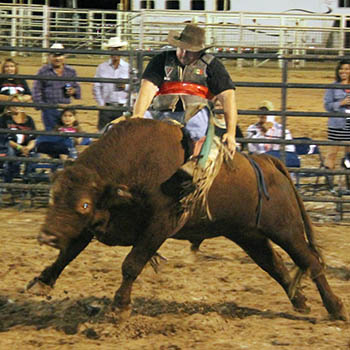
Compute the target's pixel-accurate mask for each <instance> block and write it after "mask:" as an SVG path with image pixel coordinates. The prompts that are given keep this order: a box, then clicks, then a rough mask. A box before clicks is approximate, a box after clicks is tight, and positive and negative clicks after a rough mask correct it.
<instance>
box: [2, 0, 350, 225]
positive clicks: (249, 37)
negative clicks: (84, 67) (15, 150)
mask: <svg viewBox="0 0 350 350" xmlns="http://www.w3.org/2000/svg"><path fill="white" fill-rule="evenodd" d="M15 8H16V7H15ZM54 10H57V11H58V9H52V8H48V7H46V6H44V7H40V8H39V7H35V8H29V9H28V8H26V9H25V10H24V9H23V8H21V7H17V8H16V10H15V15H14V14H13V11H14V9H13V7H11V11H12V12H11V13H10V10H9V6H7V7H6V8H5V7H4V6H2V5H1V6H0V13H1V11H3V12H4V13H3V14H2V16H5V17H6V16H7V17H8V19H9V21H10V22H11V25H10V27H9V25H8V23H7V22H4V21H3V22H2V23H1V24H0V43H2V46H0V51H2V52H9V53H10V54H11V55H12V56H16V55H24V53H26V54H27V55H37V56H39V57H40V55H41V56H42V57H43V58H45V57H46V56H47V54H48V53H50V52H57V49H54V50H53V49H49V48H48V47H49V46H50V45H51V44H52V43H53V42H57V41H58V42H62V43H63V44H64V45H65V47H66V49H65V50H62V53H65V54H70V55H74V56H78V55H85V56H88V57H91V56H93V55H95V56H100V57H101V56H105V55H108V54H109V52H108V51H106V50H101V49H100V48H101V47H103V45H102V44H103V42H105V41H106V39H108V38H110V37H112V36H115V35H120V36H121V37H122V39H124V40H128V41H129V50H127V51H119V54H120V56H125V57H128V59H129V63H130V67H131V70H130V77H131V78H130V81H129V80H125V79H107V78H105V79H101V78H92V77H80V76H79V77H77V78H74V79H73V78H71V79H67V78H60V77H56V78H53V77H51V76H50V77H43V76H40V77H39V76H37V75H21V74H17V75H11V77H12V78H13V77H18V78H23V79H26V80H31V81H34V80H65V81H69V80H71V81H78V82H91V83H93V82H113V83H116V82H117V83H128V84H130V86H131V89H130V94H129V100H128V103H127V105H126V106H125V107H122V108H121V107H119V108H112V107H108V109H115V110H123V111H124V112H125V114H126V115H130V114H131V112H132V97H131V94H132V93H135V92H137V89H138V86H139V82H140V77H141V73H142V71H143V68H144V64H145V62H146V61H147V60H148V59H149V58H150V57H152V56H154V55H155V54H157V53H159V52H160V51H159V49H160V48H162V47H163V46H165V45H166V35H167V32H168V30H169V29H179V27H178V24H177V25H176V24H175V23H174V21H173V20H172V21H170V22H167V23H166V22H165V20H166V16H163V17H161V18H162V20H163V22H164V23H163V22H162V23H159V22H157V25H156V26H155V25H154V23H155V22H154V18H155V17H156V16H159V14H158V13H157V12H156V11H153V12H152V11H148V12H147V11H145V12H144V13H131V14H130V13H116V12H117V11H110V12H108V11H103V12H102V11H100V12H99V11H93V12H91V11H75V12H74V13H76V14H77V15H79V16H78V17H77V16H76V17H75V21H76V22H72V12H71V11H62V12H59V11H58V12H57V11H56V15H55V16H52V13H53V12H54ZM60 10H62V9H60ZM158 12H159V11H158ZM168 12H169V11H168ZM50 14H51V15H50ZM58 14H60V15H58ZM97 14H98V15H97ZM109 15H110V16H109ZM112 15H113V16H114V17H113V16H112ZM212 15H213V14H210V13H209V14H206V15H203V12H201V13H198V14H197V13H193V11H191V13H187V14H186V15H185V16H184V17H182V18H181V23H184V22H186V21H188V20H189V19H190V20H192V21H193V20H194V19H195V21H197V22H201V23H207V24H208V25H209V30H208V38H207V39H208V42H209V43H211V42H213V40H214V38H219V40H218V41H219V48H221V49H220V50H212V53H213V54H214V55H216V56H218V57H219V58H222V59H223V60H233V61H234V62H235V63H236V65H237V67H240V66H241V65H242V63H243V62H244V61H251V62H253V65H254V66H256V67H259V66H262V65H263V64H265V63H266V62H268V61H273V62H277V65H278V67H279V68H280V69H281V73H282V74H281V82H244V81H236V79H234V80H235V85H236V87H237V89H239V88H240V87H248V88H274V89H279V90H280V91H281V109H280V110H275V111H268V112H267V113H265V112H262V111H260V110H239V111H238V113H239V115H242V116H244V115H261V114H269V115H275V116H281V119H282V126H283V129H282V131H283V135H285V131H286V123H287V118H290V117H292V118H297V117H307V118H313V117H327V118H328V117H331V118H332V117H339V116H342V117H347V115H345V114H339V113H338V114H336V113H325V112H301V111H290V110H287V92H288V90H289V89H301V88H302V89H326V88H337V87H339V86H337V85H335V84H298V83H289V82H288V69H289V66H290V65H291V66H293V67H300V66H303V65H304V64H305V62H308V61H322V60H329V61H339V60H340V59H342V58H346V54H347V53H348V52H349V49H348V48H346V40H347V35H348V34H349V33H348V29H346V27H344V23H346V20H347V19H348V18H347V17H346V16H340V15H339V16H331V17H329V18H328V17H327V20H328V22H332V23H333V24H332V25H331V26H330V27H327V28H326V29H325V27H323V26H322V28H321V25H320V27H317V26H316V27H313V32H312V33H311V34H310V31H308V32H307V30H310V28H306V24H305V23H306V19H307V20H308V21H310V20H311V21H312V23H314V22H315V21H321V20H322V21H323V20H324V16H322V19H321V18H319V17H317V16H313V17H311V16H309V17H308V16H305V18H306V19H305V18H304V17H302V18H299V21H298V25H297V26H296V25H295V23H294V25H287V26H281V24H272V25H270V24H269V25H261V24H259V27H257V26H258V24H256V23H257V22H259V21H261V22H262V23H263V21H264V20H266V21H267V19H270V20H271V18H273V19H274V20H277V19H278V18H279V19H280V20H281V16H280V15H278V14H264V15H262V14H237V15H236V17H235V16H233V15H232V14H231V17H227V16H225V14H222V13H220V16H221V17H220V18H219V20H221V21H222V22H224V23H221V24H220V25H219V24H218V23H214V19H213V18H215V17H212ZM28 16H29V17H28ZM40 16H43V19H44V21H45V20H46V21H47V23H46V27H45V26H44V27H41V29H40V28H39V26H40V25H43V24H42V22H40V21H42V20H40V19H39V17H40ZM111 16H112V17H113V18H112V19H111ZM167 16H168V17H169V18H170V17H171V18H172V17H174V18H175V17H176V18H177V19H178V18H179V14H175V13H174V12H172V13H167ZM32 17H35V18H32ZM292 17H293V18H294V21H295V16H289V17H284V18H283V20H282V22H283V23H284V24H285V23H287V22H288V21H290V20H291V18H292ZM2 18H4V17H2ZM96 18H98V19H99V20H98V21H97V19H96ZM208 18H209V19H208ZM235 18H237V20H238V24H235V23H228V22H234V21H235ZM23 19H27V22H26V23H27V24H26V25H27V26H28V28H26V27H25V26H24V27H23V26H22V27H21V31H22V32H20V33H19V32H18V24H19V23H22V24H23ZM248 19H250V20H252V19H256V21H255V22H254V23H255V24H254V25H246V24H244V23H246V22H247V20H248ZM34 20H35V21H34ZM21 21H22V22H21ZM334 21H337V23H338V27H336V26H334ZM34 22H35V24H36V25H37V27H35V28H34V29H33V23H34ZM134 22H135V23H137V24H138V25H137V27H138V29H137V32H136V31H135V26H134ZM208 22H209V23H208ZM28 23H29V24H28ZM53 23H54V25H53ZM82 24H83V27H84V30H81V27H82V26H81V25H82ZM152 25H153V27H152ZM67 26H68V27H67ZM4 28H5V31H4V30H3V29H4ZM16 28H17V29H16ZM48 28H50V29H48ZM96 28H98V32H96ZM150 28H152V29H150ZM72 29H74V30H73V31H72ZM9 30H10V32H9V33H8V32H7V34H4V33H5V32H6V31H9ZM267 30H268V33H269V35H267V36H266V31H267ZM230 31H231V35H230V39H229V40H228V36H229V33H230ZM262 31H263V32H264V31H265V32H264V33H263V34H262V33H261V32H262ZM232 33H233V34H232ZM276 33H278V38H277V40H276V36H275V34H276ZM316 33H317V36H316ZM325 33H327V35H326V39H325V35H322V34H325ZM306 34H307V35H314V37H313V39H314V41H313V43H314V45H313V46H312V47H311V46H306V45H305V35H306ZM261 35H264V36H265V37H268V38H269V40H271V38H273V40H274V41H273V42H263V41H262V40H261ZM293 40H294V41H293ZM291 42H292V44H291ZM325 42H327V43H328V44H329V43H331V45H326V44H325ZM258 43H259V44H258ZM152 45H153V46H152ZM216 46H218V45H216ZM248 47H249V48H250V50H244V49H245V48H248ZM84 48H85V49H84ZM164 49H166V48H164ZM315 53H317V54H315ZM289 63H290V64H289ZM1 77H4V78H6V77H9V76H8V75H4V74H3V75H1ZM342 88H349V89H350V85H349V86H345V85H342ZM0 105H4V106H9V105H15V106H26V107H34V108H37V109H40V108H60V106H59V105H51V104H37V103H20V102H18V103H15V102H4V101H0ZM69 106H70V107H73V108H75V109H77V110H93V111H98V110H101V109H105V108H107V107H97V106H88V105H84V104H71V105H69ZM215 112H220V111H215ZM4 133H6V134H9V133H17V134H18V131H14V130H5V129H0V135H1V134H4ZM20 134H34V135H60V136H64V137H90V138H99V137H100V136H101V134H100V133H74V134H72V133H57V132H48V131H38V130H37V131H27V132H26V131H21V132H20ZM237 141H238V142H240V143H264V144H281V159H282V160H283V161H285V159H286V158H285V157H286V153H285V146H286V145H296V144H308V145H317V146H324V145H333V146H335V145H336V146H350V142H335V141H328V140H308V141H305V140H303V141H301V140H284V139H278V140H276V139H273V140H271V139H265V138H264V139H247V138H243V139H239V138H238V139H237ZM1 160H2V161H20V162H23V163H37V164H40V163H52V164H62V163H63V161H61V160H58V159H50V158H25V157H2V158H1ZM289 171H290V172H291V173H292V174H298V173H302V174H308V173H309V174H319V175H330V176H334V175H342V176H350V171H349V170H345V169H344V170H328V169H314V168H289ZM3 188H11V189H12V188H13V189H21V190H23V191H25V192H26V191H27V192H29V193H31V192H35V191H43V192H45V191H46V192H47V191H48V190H49V188H50V185H49V184H48V183H18V182H14V183H4V182H0V190H1V189H3ZM348 194H350V193H347V192H346V191H338V192H330V191H329V195H326V196H324V195H323V196H316V195H313V196H305V195H302V197H303V200H304V201H310V202H331V203H336V206H337V210H339V211H340V217H341V219H342V218H343V212H344V208H343V205H344V204H346V203H350V199H346V198H345V197H344V196H346V195H348Z"/></svg>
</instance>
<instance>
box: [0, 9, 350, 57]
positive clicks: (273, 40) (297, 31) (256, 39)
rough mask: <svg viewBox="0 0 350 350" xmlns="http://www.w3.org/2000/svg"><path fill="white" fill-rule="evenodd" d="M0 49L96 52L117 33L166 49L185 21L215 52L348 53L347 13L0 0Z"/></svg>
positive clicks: (138, 44)
mask: <svg viewBox="0 0 350 350" xmlns="http://www.w3.org/2000/svg"><path fill="white" fill-rule="evenodd" d="M0 16H1V22H0V45H3V46H19V47H42V48H48V47H50V46H51V44H52V43H54V42H61V43H63V44H64V45H65V47H67V48H88V49H97V48H102V46H103V43H105V42H106V41H107V40H108V39H109V38H110V37H112V36H115V35H118V36H121V37H122V39H123V40H126V41H128V42H129V48H137V49H140V50H150V49H151V50H152V49H156V48H160V47H162V46H163V45H167V40H166V38H167V33H168V32H169V30H171V29H175V30H179V29H181V27H183V26H184V25H185V23H188V22H190V21H192V22H196V23H199V24H205V25H206V28H207V33H206V35H207V43H208V44H209V45H210V44H215V45H216V47H218V49H219V50H220V51H231V52H233V51H235V52H238V53H240V52H255V53H257V52H261V51H268V52H280V53H282V52H283V53H286V52H290V51H292V52H293V53H295V54H305V53H307V52H316V51H319V50H327V51H329V52H334V53H338V54H344V52H348V51H349V50H350V28H348V27H347V23H349V21H350V14H349V15H344V14H332V15H327V14H323V15H322V16H321V15H316V14H291V13H256V12H231V11H225V12H223V11H217V12H210V11H205V12H204V11H177V10H176V11H174V10H162V11H159V10H142V11H129V12H126V11H105V10H103V11H102V10H101V11H99V10H87V9H86V10H84V9H63V8H55V7H49V6H39V5H23V6H21V5H16V6H14V5H9V4H2V3H1V2H0Z"/></svg>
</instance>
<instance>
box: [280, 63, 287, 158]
mask: <svg viewBox="0 0 350 350" xmlns="http://www.w3.org/2000/svg"><path fill="white" fill-rule="evenodd" d="M287 81H288V60H287V59H286V58H284V59H282V83H283V86H282V91H281V112H282V114H281V119H282V120H281V122H282V140H285V138H286V123H287V114H286V112H287V92H288V91H287V87H286V84H287ZM280 147H281V152H280V154H281V160H282V162H284V163H286V145H285V144H284V143H282V144H281V145H280Z"/></svg>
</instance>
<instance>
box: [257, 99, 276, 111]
mask: <svg viewBox="0 0 350 350" xmlns="http://www.w3.org/2000/svg"><path fill="white" fill-rule="evenodd" d="M260 108H266V109H268V110H269V111H273V110H274V109H275V107H274V105H273V103H272V102H271V101H269V100H264V101H261V102H260V104H259V109H260Z"/></svg>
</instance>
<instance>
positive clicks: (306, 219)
mask: <svg viewBox="0 0 350 350" xmlns="http://www.w3.org/2000/svg"><path fill="white" fill-rule="evenodd" d="M269 159H270V160H271V161H272V162H273V164H274V165H275V166H276V168H277V169H278V170H279V171H280V172H281V173H282V174H283V175H285V176H286V177H287V178H288V180H289V182H290V184H291V186H292V188H293V191H294V194H295V197H296V200H297V202H298V206H299V209H300V213H301V216H302V219H303V223H304V232H305V235H306V238H307V242H308V245H309V247H310V249H311V250H312V252H313V253H314V255H315V256H316V257H317V259H318V260H319V262H320V263H321V265H322V266H325V263H324V259H323V256H322V253H321V251H320V248H319V246H318V245H317V243H316V239H315V231H314V228H313V225H312V222H311V219H310V216H309V215H308V213H307V212H306V209H305V205H304V202H303V200H302V198H301V196H300V194H299V193H298V191H297V189H296V187H295V186H294V183H293V180H292V178H291V177H290V175H289V172H288V169H287V168H286V166H285V165H284V164H283V163H282V161H280V160H279V159H278V158H275V157H269ZM306 272H307V271H303V270H301V269H300V268H297V271H296V273H295V275H294V277H293V281H292V283H291V286H290V288H289V292H288V295H289V297H290V298H292V297H293V296H294V294H295V291H296V290H297V288H298V286H299V284H300V281H301V279H302V277H303V276H304V275H305V273H306Z"/></svg>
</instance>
